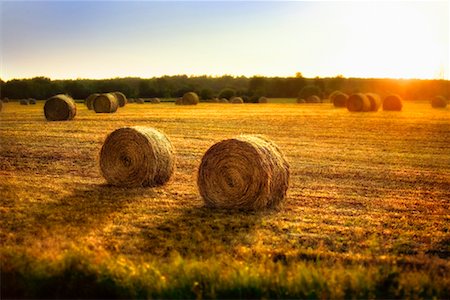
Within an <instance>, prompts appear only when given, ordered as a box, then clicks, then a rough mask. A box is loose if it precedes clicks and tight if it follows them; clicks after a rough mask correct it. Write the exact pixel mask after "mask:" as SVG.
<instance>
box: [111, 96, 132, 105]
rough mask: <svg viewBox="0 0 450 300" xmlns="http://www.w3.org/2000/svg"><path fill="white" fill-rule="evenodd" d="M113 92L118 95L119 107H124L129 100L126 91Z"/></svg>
mask: <svg viewBox="0 0 450 300" xmlns="http://www.w3.org/2000/svg"><path fill="white" fill-rule="evenodd" d="M111 94H113V95H114V96H115V97H116V99H117V103H118V104H119V107H124V106H125V105H126V104H127V102H128V101H127V97H126V96H125V94H124V93H121V92H112V93H111Z"/></svg>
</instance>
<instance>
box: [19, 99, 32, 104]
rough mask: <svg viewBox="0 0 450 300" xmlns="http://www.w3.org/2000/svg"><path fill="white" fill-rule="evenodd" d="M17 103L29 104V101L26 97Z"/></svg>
mask: <svg viewBox="0 0 450 300" xmlns="http://www.w3.org/2000/svg"><path fill="white" fill-rule="evenodd" d="M19 103H20V105H28V104H30V102H28V99H21V100H20V101H19Z"/></svg>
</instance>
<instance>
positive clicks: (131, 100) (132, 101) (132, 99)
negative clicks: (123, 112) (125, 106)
mask: <svg viewBox="0 0 450 300" xmlns="http://www.w3.org/2000/svg"><path fill="white" fill-rule="evenodd" d="M127 101H128V103H134V102H136V100H135V99H134V98H128V99H127Z"/></svg>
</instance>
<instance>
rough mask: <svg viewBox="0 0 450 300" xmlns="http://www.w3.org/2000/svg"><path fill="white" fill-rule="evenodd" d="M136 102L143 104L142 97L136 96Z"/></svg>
mask: <svg viewBox="0 0 450 300" xmlns="http://www.w3.org/2000/svg"><path fill="white" fill-rule="evenodd" d="M136 103H137V104H144V103H145V101H144V99H142V98H137V99H136Z"/></svg>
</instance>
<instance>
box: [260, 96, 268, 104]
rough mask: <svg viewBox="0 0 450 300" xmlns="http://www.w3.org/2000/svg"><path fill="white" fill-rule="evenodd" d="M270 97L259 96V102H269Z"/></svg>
mask: <svg viewBox="0 0 450 300" xmlns="http://www.w3.org/2000/svg"><path fill="white" fill-rule="evenodd" d="M268 102H269V99H267V97H259V99H258V103H268Z"/></svg>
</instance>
